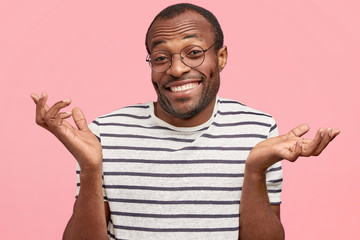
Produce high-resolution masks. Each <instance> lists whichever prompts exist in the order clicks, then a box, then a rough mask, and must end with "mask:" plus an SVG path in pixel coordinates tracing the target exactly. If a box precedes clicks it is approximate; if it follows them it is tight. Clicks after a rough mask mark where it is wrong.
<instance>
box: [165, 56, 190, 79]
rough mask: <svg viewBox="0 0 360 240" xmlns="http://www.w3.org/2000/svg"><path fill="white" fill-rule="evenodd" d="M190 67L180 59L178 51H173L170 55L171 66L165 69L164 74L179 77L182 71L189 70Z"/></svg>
mask: <svg viewBox="0 0 360 240" xmlns="http://www.w3.org/2000/svg"><path fill="white" fill-rule="evenodd" d="M190 70H191V67H189V66H186V65H185V64H184V63H183V62H182V60H181V56H180V54H179V53H175V54H173V55H172V59H171V66H170V68H169V69H168V70H167V71H166V74H169V75H171V76H173V77H180V76H181V75H182V74H183V73H186V72H189V71H190Z"/></svg>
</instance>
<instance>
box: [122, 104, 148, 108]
mask: <svg viewBox="0 0 360 240" xmlns="http://www.w3.org/2000/svg"><path fill="white" fill-rule="evenodd" d="M123 108H144V109H147V108H150V106H149V105H132V106H126V107H123Z"/></svg>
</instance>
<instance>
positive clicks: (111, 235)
mask: <svg viewBox="0 0 360 240" xmlns="http://www.w3.org/2000/svg"><path fill="white" fill-rule="evenodd" d="M110 220H111V219H110ZM107 233H108V236H109V237H111V238H113V239H115V240H128V239H125V238H116V237H115V235H114V234H112V233H111V232H110V231H107Z"/></svg>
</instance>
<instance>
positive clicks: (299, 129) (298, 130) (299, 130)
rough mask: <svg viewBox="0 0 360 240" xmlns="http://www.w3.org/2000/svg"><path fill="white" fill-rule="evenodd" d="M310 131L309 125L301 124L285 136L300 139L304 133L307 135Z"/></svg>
mask: <svg viewBox="0 0 360 240" xmlns="http://www.w3.org/2000/svg"><path fill="white" fill-rule="evenodd" d="M309 130H310V127H309V125H307V124H301V125H300V126H297V127H296V128H294V129H293V130H291V131H290V132H289V133H288V134H287V135H288V136H290V137H301V136H302V135H304V134H305V133H307V132H308V131H309Z"/></svg>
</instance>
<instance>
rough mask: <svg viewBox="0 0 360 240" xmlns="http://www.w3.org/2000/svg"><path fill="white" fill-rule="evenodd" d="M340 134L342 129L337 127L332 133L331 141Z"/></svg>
mask: <svg viewBox="0 0 360 240" xmlns="http://www.w3.org/2000/svg"><path fill="white" fill-rule="evenodd" d="M339 134H340V130H339V129H335V130H334V131H333V132H332V135H331V141H332V140H334V138H336V136H337V135H339Z"/></svg>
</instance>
